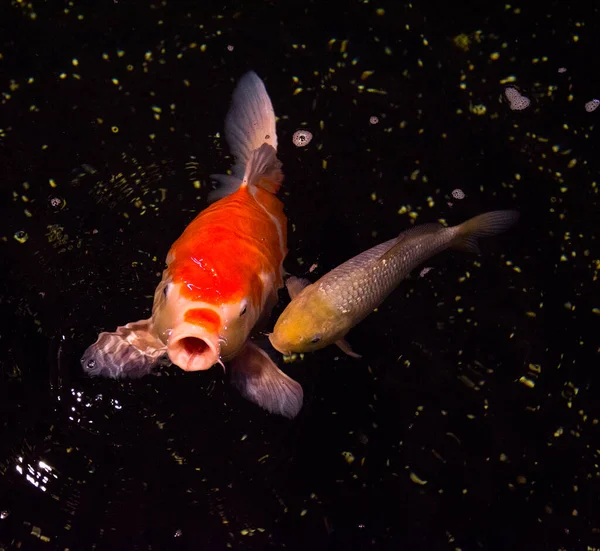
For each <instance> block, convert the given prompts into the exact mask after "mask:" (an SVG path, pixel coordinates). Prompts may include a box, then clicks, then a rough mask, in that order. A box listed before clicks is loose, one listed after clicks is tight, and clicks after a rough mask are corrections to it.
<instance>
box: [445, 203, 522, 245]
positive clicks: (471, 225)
mask: <svg viewBox="0 0 600 551" xmlns="http://www.w3.org/2000/svg"><path fill="white" fill-rule="evenodd" d="M518 219H519V213H518V212H517V211H514V210H495V211H492V212H486V213H485V214H480V215H479V216H475V217H474V218H471V219H470V220H467V221H466V222H463V223H462V224H460V225H459V226H457V229H458V235H457V237H456V238H455V239H454V241H453V242H452V247H454V248H455V249H463V250H465V251H468V252H473V253H479V246H478V245H477V239H479V238H480V237H489V236H491V235H497V234H499V233H503V232H505V231H506V230H508V229H509V228H510V227H511V226H512V225H514V224H515V223H516V222H517V220H518Z"/></svg>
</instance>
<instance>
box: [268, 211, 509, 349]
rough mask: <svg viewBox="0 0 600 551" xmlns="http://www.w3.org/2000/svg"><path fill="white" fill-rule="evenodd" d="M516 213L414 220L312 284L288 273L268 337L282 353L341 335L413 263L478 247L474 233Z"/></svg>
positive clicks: (493, 230)
mask: <svg viewBox="0 0 600 551" xmlns="http://www.w3.org/2000/svg"><path fill="white" fill-rule="evenodd" d="M517 219H518V214H517V213H516V212H514V211H494V212H489V213H486V214H482V215H480V216H476V217H474V218H472V219H470V220H467V221H466V222H464V223H463V224H460V225H458V226H454V227H443V226H441V225H440V224H425V225H421V226H416V227H414V228H412V229H409V230H407V231H405V232H403V233H401V234H400V235H399V236H398V237H397V238H395V239H391V240H389V241H386V242H384V243H381V244H379V245H376V246H375V247H373V248H371V249H369V250H367V251H364V252H363V253H361V254H359V255H357V256H355V257H354V258H351V259H350V260H348V261H346V262H344V263H343V264H341V265H340V266H338V267H337V268H335V269H333V270H331V271H330V272H328V273H327V274H326V275H324V276H323V277H321V278H320V279H319V280H318V281H316V282H315V283H313V284H310V282H308V281H306V280H299V279H297V278H290V279H288V282H287V287H288V290H289V292H290V297H291V299H292V300H291V302H290V304H289V305H288V306H287V307H286V309H285V310H284V311H283V312H282V314H281V315H280V317H279V319H278V320H277V322H276V324H275V328H274V329H273V333H271V334H270V335H269V340H270V341H271V344H272V345H273V347H274V348H275V349H276V350H278V351H279V352H281V353H283V354H290V353H292V352H296V353H298V352H311V351H314V350H318V349H321V348H324V347H325V346H328V345H329V344H333V343H336V344H337V345H338V346H340V348H342V350H344V351H345V352H346V353H348V354H350V355H352V356H358V355H357V354H355V353H354V352H352V349H351V347H350V346H349V345H348V343H347V342H346V341H345V340H344V337H345V335H346V334H347V333H348V331H349V330H350V329H351V328H352V327H354V326H355V325H356V324H358V323H359V322H361V321H362V320H363V319H364V318H365V317H366V316H368V315H369V314H370V313H371V312H372V311H373V310H374V309H375V308H377V306H379V305H380V304H381V303H382V302H383V301H384V300H385V298H386V297H387V296H388V295H389V294H390V293H391V292H392V291H393V290H394V289H395V288H396V287H397V286H398V284H399V283H400V282H401V281H402V280H403V279H404V278H405V277H407V276H408V274H409V273H410V272H411V271H412V270H414V269H415V268H416V267H417V266H419V265H420V264H422V263H423V262H425V261H426V260H427V259H429V258H431V257H432V256H435V255H436V254H438V253H440V252H442V251H443V250H445V249H448V248H450V247H454V248H460V249H465V250H468V251H472V252H478V248H477V242H476V241H477V238H479V237H484V236H490V235H495V234H498V233H501V232H503V231H505V230H506V229H508V228H509V227H510V226H512V225H513V224H514V223H515V222H516V220H517Z"/></svg>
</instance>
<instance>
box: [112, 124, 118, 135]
mask: <svg viewBox="0 0 600 551" xmlns="http://www.w3.org/2000/svg"><path fill="white" fill-rule="evenodd" d="M110 131H111V132H112V133H113V134H118V133H119V127H118V126H111V127H110Z"/></svg>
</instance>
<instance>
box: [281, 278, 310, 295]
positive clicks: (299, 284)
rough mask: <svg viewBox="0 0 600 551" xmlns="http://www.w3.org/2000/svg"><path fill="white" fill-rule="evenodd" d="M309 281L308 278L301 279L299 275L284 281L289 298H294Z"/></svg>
mask: <svg viewBox="0 0 600 551" xmlns="http://www.w3.org/2000/svg"><path fill="white" fill-rule="evenodd" d="M310 284H311V283H310V281H308V279H303V278H300V277H294V276H292V277H290V278H288V280H287V281H286V282H285V286H286V287H287V290H288V293H289V295H290V298H291V299H292V300H294V297H297V296H298V295H299V294H300V292H301V291H302V290H303V289H305V288H306V287H308V286H309V285H310Z"/></svg>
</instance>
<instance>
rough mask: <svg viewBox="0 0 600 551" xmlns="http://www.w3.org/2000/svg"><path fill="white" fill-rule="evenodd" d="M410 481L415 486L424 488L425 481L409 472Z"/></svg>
mask: <svg viewBox="0 0 600 551" xmlns="http://www.w3.org/2000/svg"><path fill="white" fill-rule="evenodd" d="M410 480H411V481H412V482H414V483H415V484H420V485H421V486H425V484H427V480H423V479H421V478H419V477H418V476H417V475H416V474H415V473H413V472H412V471H411V473H410Z"/></svg>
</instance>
